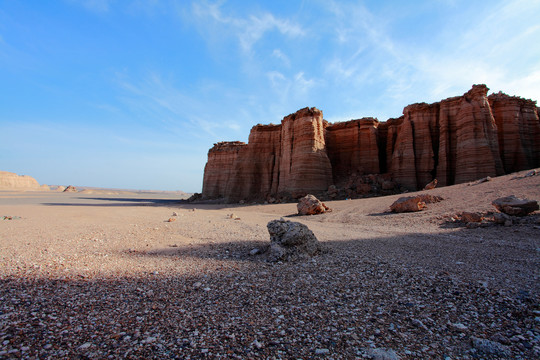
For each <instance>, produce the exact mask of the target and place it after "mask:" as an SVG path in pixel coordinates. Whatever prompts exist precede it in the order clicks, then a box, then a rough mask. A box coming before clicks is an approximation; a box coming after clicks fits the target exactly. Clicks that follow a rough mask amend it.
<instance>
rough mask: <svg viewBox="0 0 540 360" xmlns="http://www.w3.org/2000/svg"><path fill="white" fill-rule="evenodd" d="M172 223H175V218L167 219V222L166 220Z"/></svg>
mask: <svg viewBox="0 0 540 360" xmlns="http://www.w3.org/2000/svg"><path fill="white" fill-rule="evenodd" d="M173 221H176V218H169V220H167V222H173Z"/></svg>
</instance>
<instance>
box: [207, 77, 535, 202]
mask: <svg viewBox="0 0 540 360" xmlns="http://www.w3.org/2000/svg"><path fill="white" fill-rule="evenodd" d="M488 90H489V89H488V88H487V87H486V86H485V85H474V86H473V87H472V89H471V90H469V91H468V92H467V93H465V94H463V95H462V96H456V97H452V98H448V99H445V100H442V101H440V102H437V103H433V104H426V103H417V104H412V105H409V106H406V107H405V108H404V110H403V115H402V116H401V117H399V118H395V119H389V120H388V121H386V122H379V121H378V120H377V119H376V118H363V119H358V120H351V121H347V122H340V123H335V124H329V123H328V122H326V121H325V120H323V117H322V112H321V111H320V110H318V109H316V108H304V109H301V110H299V111H297V112H296V113H294V114H291V115H288V116H286V117H285V118H283V120H282V121H281V124H280V125H257V126H254V127H253V128H252V129H251V133H250V136H249V142H248V144H245V143H241V142H222V143H217V144H215V145H214V147H213V148H212V149H210V151H209V152H208V162H207V164H206V167H205V174H204V182H203V193H202V194H203V198H224V199H226V200H228V201H239V200H243V199H244V200H265V199H266V200H268V199H273V200H276V199H277V200H279V199H280V198H281V199H283V198H289V199H291V198H298V197H301V196H304V195H306V194H308V193H312V194H316V195H317V194H322V193H324V192H326V190H328V189H329V186H330V185H335V186H336V189H337V191H334V190H332V194H331V197H332V198H341V197H342V198H345V197H357V196H366V195H369V194H387V193H392V192H394V191H397V190H405V189H407V190H419V189H423V188H424V187H426V186H428V188H429V187H431V186H432V185H433V184H434V179H437V180H438V182H437V183H438V185H439V186H447V185H453V184H458V183H463V182H469V181H474V180H477V179H480V178H488V177H493V176H498V175H503V174H505V173H509V172H513V171H518V170H524V169H530V168H535V167H540V141H539V139H540V119H539V116H538V108H537V107H536V102H535V101H532V100H526V99H522V98H520V97H515V96H509V95H506V94H503V93H497V94H492V95H489V96H487V92H488ZM368 175H369V176H371V175H373V176H374V175H384V176H386V177H387V178H385V179H384V181H388V183H386V184H384V185H383V182H384V181H383V182H380V183H379V182H378V181H371V180H370V181H366V180H365V178H364V177H366V176H368ZM390 184H394V188H392V187H391V186H390ZM328 195H330V194H328Z"/></svg>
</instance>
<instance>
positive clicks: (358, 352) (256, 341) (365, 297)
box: [0, 171, 540, 359]
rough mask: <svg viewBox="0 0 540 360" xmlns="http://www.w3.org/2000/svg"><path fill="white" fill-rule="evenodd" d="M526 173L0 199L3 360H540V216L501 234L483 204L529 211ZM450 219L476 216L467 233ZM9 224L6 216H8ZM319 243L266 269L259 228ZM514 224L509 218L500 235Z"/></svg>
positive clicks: (4, 195) (533, 195)
mask: <svg viewBox="0 0 540 360" xmlns="http://www.w3.org/2000/svg"><path fill="white" fill-rule="evenodd" d="M526 173H527V171H524V172H520V173H515V174H510V175H506V176H502V177H497V178H493V179H492V180H491V181H487V182H471V183H466V184H460V185H455V186H448V187H442V188H435V189H433V190H430V191H429V194H432V195H438V196H441V197H443V198H444V200H443V201H441V202H438V203H433V204H428V208H427V209H426V210H424V211H421V212H415V213H402V214H395V213H390V212H388V209H389V207H390V205H391V204H392V203H393V202H394V201H395V200H396V199H397V198H399V197H400V196H402V195H393V196H387V197H373V198H365V199H356V200H343V201H329V202H326V204H327V205H328V206H329V207H330V208H331V209H332V212H329V213H325V214H321V215H315V216H296V204H295V203H290V204H267V205H264V204H243V205H239V204H235V205H232V204H196V203H187V202H185V201H184V202H183V201H180V200H179V199H178V196H177V195H174V194H165V193H163V194H162V193H152V194H142V193H137V194H135V193H132V194H129V193H123V194H118V195H111V194H106V193H100V192H99V191H93V192H86V193H57V192H52V191H42V192H40V191H28V192H14V191H0V282H1V286H0V358H2V359H4V358H6V359H8V358H25V359H58V358H70V359H87V358H91V359H107V358H110V359H117V358H127V359H138V358H147V359H153V358H154V359H199V358H224V359H232V358H237V359H319V358H321V359H322V358H328V359H364V358H365V359H370V358H373V359H492V358H493V359H497V358H515V359H534V358H540V330H539V329H540V307H539V296H538V295H539V289H540V287H539V282H538V275H539V269H540V267H539V265H540V261H539V260H540V213H539V212H538V211H536V212H535V213H533V214H531V215H529V216H527V217H524V218H520V219H517V220H516V221H514V222H513V224H512V225H511V226H504V225H501V224H495V223H494V222H493V221H491V220H490V219H491V217H492V215H493V213H494V212H496V210H495V208H494V207H493V206H492V205H491V202H492V201H493V200H495V199H496V198H499V197H502V196H507V195H515V196H517V197H520V198H528V199H534V200H540V176H529V177H525V176H524V174H526ZM463 211H468V212H476V213H479V214H482V215H484V216H485V217H486V221H485V222H484V223H483V224H480V225H478V226H469V227H467V226H466V225H465V224H464V223H463V222H461V221H460V220H459V214H460V213H461V212H463ZM4 217H6V218H4ZM282 217H283V218H285V219H287V220H291V221H298V222H301V223H303V224H305V225H307V226H308V227H309V228H310V229H311V230H312V231H313V233H314V234H315V235H316V237H317V238H318V240H319V241H320V242H321V243H322V245H323V249H324V250H323V251H322V252H321V253H320V254H318V255H316V256H314V257H312V258H308V259H302V260H298V261H292V262H276V263H272V262H268V261H266V258H265V257H264V254H259V253H257V251H255V249H259V250H264V248H265V247H266V246H267V245H268V244H269V234H268V231H267V228H266V225H267V223H268V222H269V221H271V220H274V219H280V218H282ZM507 225H509V224H507Z"/></svg>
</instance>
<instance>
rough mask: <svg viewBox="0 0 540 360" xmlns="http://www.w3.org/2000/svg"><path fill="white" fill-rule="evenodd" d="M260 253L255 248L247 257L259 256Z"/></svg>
mask: <svg viewBox="0 0 540 360" xmlns="http://www.w3.org/2000/svg"><path fill="white" fill-rule="evenodd" d="M260 252H261V250H259V249H257V248H255V249H252V250H251V251H250V252H249V255H251V256H255V255H257V254H259V253H260Z"/></svg>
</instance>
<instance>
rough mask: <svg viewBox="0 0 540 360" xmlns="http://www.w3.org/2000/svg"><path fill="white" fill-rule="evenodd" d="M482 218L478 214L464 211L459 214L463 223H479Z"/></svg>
mask: <svg viewBox="0 0 540 360" xmlns="http://www.w3.org/2000/svg"><path fill="white" fill-rule="evenodd" d="M483 219H484V217H483V216H482V215H480V214H477V213H473V212H467V211H464V212H462V213H461V221H463V222H466V223H468V222H481V221H482V220H483Z"/></svg>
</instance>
